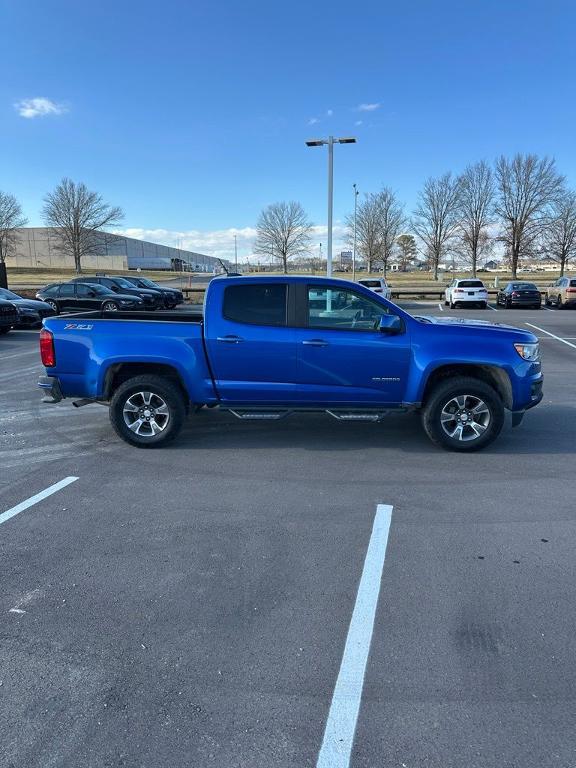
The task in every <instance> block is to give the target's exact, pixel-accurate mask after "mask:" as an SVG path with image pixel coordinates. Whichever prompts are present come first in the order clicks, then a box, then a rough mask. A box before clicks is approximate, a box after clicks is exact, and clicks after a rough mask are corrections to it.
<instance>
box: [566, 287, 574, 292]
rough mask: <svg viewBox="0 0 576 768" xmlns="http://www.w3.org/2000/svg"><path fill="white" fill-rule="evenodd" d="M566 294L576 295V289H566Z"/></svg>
mask: <svg viewBox="0 0 576 768" xmlns="http://www.w3.org/2000/svg"><path fill="white" fill-rule="evenodd" d="M566 293H576V288H566Z"/></svg>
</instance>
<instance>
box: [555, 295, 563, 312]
mask: <svg viewBox="0 0 576 768" xmlns="http://www.w3.org/2000/svg"><path fill="white" fill-rule="evenodd" d="M556 306H557V307H558V309H564V304H563V303H562V296H560V294H558V298H557V299H556Z"/></svg>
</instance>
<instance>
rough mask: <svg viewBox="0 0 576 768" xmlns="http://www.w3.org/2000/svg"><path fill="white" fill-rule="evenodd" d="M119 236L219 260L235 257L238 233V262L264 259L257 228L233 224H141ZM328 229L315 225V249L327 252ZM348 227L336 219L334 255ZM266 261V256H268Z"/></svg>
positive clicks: (324, 226)
mask: <svg viewBox="0 0 576 768" xmlns="http://www.w3.org/2000/svg"><path fill="white" fill-rule="evenodd" d="M114 232H115V233H116V234H118V235H125V236H126V237H134V238H135V239H136V240H147V241H148V242H151V243H160V245H169V246H172V247H173V248H182V249H184V250H185V251H195V252H196V253H203V254H205V255H207V256H214V257H216V258H219V259H228V261H233V260H234V235H236V238H237V242H238V261H240V262H244V263H245V262H246V260H247V259H250V261H251V262H253V261H262V257H259V256H255V255H254V254H253V252H252V249H253V246H254V240H255V239H256V228H255V227H240V228H236V227H230V228H228V229H214V230H200V229H187V230H181V231H179V230H172V229H145V228H140V227H129V228H127V229H115V230H114ZM327 232H328V228H327V227H326V225H325V224H322V225H320V224H318V225H316V226H314V227H313V228H312V247H311V251H312V252H313V253H317V251H318V244H319V243H322V251H323V253H324V254H325V253H326V251H325V249H326V235H327ZM345 235H346V227H345V226H344V224H342V223H341V222H338V221H337V222H335V223H334V227H333V237H334V245H333V251H334V254H338V253H340V251H341V250H347V249H348V246H347V245H346V242H345ZM264 261H266V259H264Z"/></svg>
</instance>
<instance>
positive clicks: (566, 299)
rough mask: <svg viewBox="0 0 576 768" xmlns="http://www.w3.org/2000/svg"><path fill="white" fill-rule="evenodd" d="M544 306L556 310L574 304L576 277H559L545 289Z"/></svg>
mask: <svg viewBox="0 0 576 768" xmlns="http://www.w3.org/2000/svg"><path fill="white" fill-rule="evenodd" d="M545 302H546V306H547V307H551V306H556V307H558V309H563V308H564V307H570V306H574V305H575V304H576V277H560V278H559V279H558V280H556V281H555V282H554V283H551V284H550V285H549V286H548V287H547V288H546V299H545Z"/></svg>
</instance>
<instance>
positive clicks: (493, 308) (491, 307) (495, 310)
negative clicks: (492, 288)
mask: <svg viewBox="0 0 576 768" xmlns="http://www.w3.org/2000/svg"><path fill="white" fill-rule="evenodd" d="M486 306H487V307H488V309H492V310H494V312H498V310H497V309H496V307H493V306H492V304H486Z"/></svg>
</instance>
